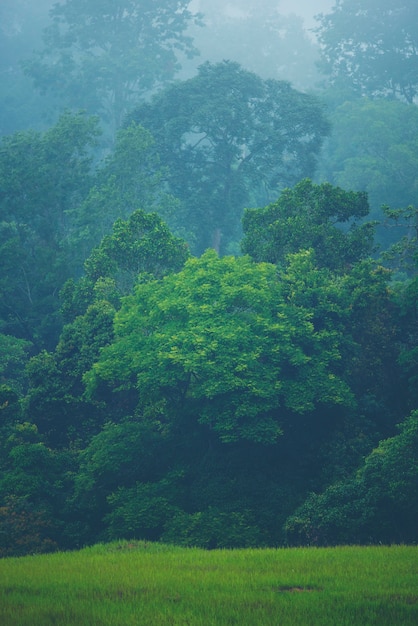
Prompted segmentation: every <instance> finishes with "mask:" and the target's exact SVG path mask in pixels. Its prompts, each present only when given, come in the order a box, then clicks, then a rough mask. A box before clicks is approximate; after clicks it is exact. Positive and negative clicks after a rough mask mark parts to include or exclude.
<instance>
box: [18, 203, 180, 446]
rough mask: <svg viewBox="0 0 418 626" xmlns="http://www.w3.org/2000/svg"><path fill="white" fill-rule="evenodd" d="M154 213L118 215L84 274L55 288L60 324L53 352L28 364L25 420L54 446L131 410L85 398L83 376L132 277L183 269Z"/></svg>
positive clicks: (106, 338) (87, 435)
mask: <svg viewBox="0 0 418 626" xmlns="http://www.w3.org/2000/svg"><path fill="white" fill-rule="evenodd" d="M188 254H189V253H188V249H187V247H186V245H185V244H184V242H183V241H181V240H179V239H177V238H176V237H174V236H173V235H172V234H171V233H170V231H169V230H168V228H167V226H166V225H165V224H164V223H163V222H162V221H161V219H160V218H159V217H158V215H156V214H146V213H144V212H143V211H135V212H134V213H133V214H132V215H131V217H130V218H129V220H127V221H124V220H118V221H117V222H116V223H115V225H114V229H113V232H112V234H111V235H108V236H107V237H105V238H104V239H103V241H102V243H101V244H100V246H98V247H97V248H95V249H94V250H93V252H92V254H91V255H90V257H89V258H88V259H87V260H86V262H85V275H84V276H83V277H81V278H80V279H79V280H78V281H74V280H73V279H71V280H69V281H68V282H67V283H66V284H65V286H64V288H63V289H62V291H61V304H62V314H63V318H64V321H65V322H66V324H65V326H64V328H63V330H62V332H61V335H60V338H59V341H58V344H57V346H56V348H55V350H54V352H50V353H48V352H41V353H40V354H39V355H37V356H36V357H34V358H32V360H31V361H30V363H29V365H28V373H29V390H28V394H27V397H26V403H25V406H26V415H27V419H28V420H30V421H32V422H34V423H35V424H36V425H37V426H38V429H39V431H40V433H41V434H42V436H43V437H44V438H45V440H46V442H47V443H48V444H49V445H51V446H53V447H62V446H68V445H70V443H72V445H74V446H83V445H84V444H85V442H88V441H89V440H90V439H91V437H92V436H93V435H94V434H96V433H97V432H98V431H99V430H100V428H101V427H102V425H103V422H104V421H105V420H106V419H108V418H109V414H110V415H111V416H112V419H113V420H116V419H117V418H118V417H121V416H122V417H123V416H124V415H126V414H129V408H128V407H127V406H125V405H124V404H120V405H119V406H117V405H112V406H111V408H110V407H109V409H108V410H103V407H102V406H101V405H100V404H99V405H97V404H96V403H91V402H89V401H88V400H86V398H85V397H84V396H83V391H84V386H83V384H82V376H83V374H84V372H86V371H87V370H89V369H90V368H91V366H92V364H93V363H94V361H95V360H97V358H98V356H99V353H100V350H101V348H103V347H104V346H105V345H107V344H109V343H111V342H112V341H113V337H114V334H113V319H114V315H115V312H116V310H117V309H118V308H119V307H120V300H121V297H122V296H123V295H125V294H127V293H129V292H130V291H131V290H132V287H133V285H134V284H135V283H136V282H137V281H141V280H142V281H146V280H149V279H150V278H154V277H158V278H160V277H162V276H164V275H165V274H167V273H169V272H175V271H178V270H180V269H181V267H182V265H183V264H184V261H185V260H186V258H187V257H188Z"/></svg>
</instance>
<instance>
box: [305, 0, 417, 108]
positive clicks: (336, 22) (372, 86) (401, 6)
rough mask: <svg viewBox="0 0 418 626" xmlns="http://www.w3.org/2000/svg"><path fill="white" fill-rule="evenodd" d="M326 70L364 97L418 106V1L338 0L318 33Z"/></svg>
mask: <svg viewBox="0 0 418 626" xmlns="http://www.w3.org/2000/svg"><path fill="white" fill-rule="evenodd" d="M317 34H318V36H319V42H320V44H321V47H322V55H323V63H322V68H323V70H324V72H326V73H327V74H329V76H330V80H331V81H332V82H333V83H334V84H338V83H340V84H341V82H342V83H344V82H346V83H349V84H350V85H352V86H353V87H354V89H355V90H356V91H357V92H358V93H359V94H361V95H365V94H367V95H371V96H376V95H377V96H386V97H389V98H393V97H395V98H401V99H403V100H404V101H406V102H408V103H410V104H411V103H412V102H414V100H415V98H416V95H417V89H418V78H417V77H418V57H417V48H418V7H417V4H416V2H415V0H400V1H399V2H397V3H396V5H394V3H393V2H392V1H391V0H337V1H336V3H335V6H334V7H333V9H332V11H331V12H330V13H329V14H325V15H321V16H320V26H319V27H318V29H317Z"/></svg>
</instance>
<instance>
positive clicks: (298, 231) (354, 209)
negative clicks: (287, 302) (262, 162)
mask: <svg viewBox="0 0 418 626" xmlns="http://www.w3.org/2000/svg"><path fill="white" fill-rule="evenodd" d="M368 211H369V205H368V201H367V195H366V194H365V193H364V192H353V191H344V190H343V189H341V188H339V187H333V186H332V185H330V184H329V183H322V184H321V185H315V184H314V183H312V181H310V180H309V179H306V180H303V181H301V182H300V183H298V184H297V185H295V187H293V188H292V189H291V188H288V189H285V190H284V191H283V192H282V194H281V195H280V197H279V199H278V200H277V201H276V202H274V203H273V204H270V205H268V206H267V207H265V208H262V209H249V210H247V211H246V212H245V214H244V218H243V229H244V238H243V241H242V249H243V251H244V252H245V253H247V254H250V255H251V256H252V257H253V258H254V259H255V260H257V261H268V262H270V263H284V262H285V260H286V256H287V255H288V254H289V253H295V252H299V250H301V249H307V248H311V247H312V248H313V249H314V250H315V253H316V258H317V260H318V263H319V264H320V265H321V266H324V267H328V268H331V269H333V270H337V271H341V270H343V269H344V268H347V267H349V266H351V265H352V264H353V263H355V262H356V261H358V260H360V259H361V258H363V257H365V256H367V255H368V254H369V253H370V252H371V248H372V244H373V225H372V224H365V225H363V226H356V223H355V221H354V222H353V220H356V219H358V218H361V217H365V216H366V215H367V214H368ZM350 222H351V225H350V226H349V227H347V226H345V225H346V224H347V223H348V224H350Z"/></svg>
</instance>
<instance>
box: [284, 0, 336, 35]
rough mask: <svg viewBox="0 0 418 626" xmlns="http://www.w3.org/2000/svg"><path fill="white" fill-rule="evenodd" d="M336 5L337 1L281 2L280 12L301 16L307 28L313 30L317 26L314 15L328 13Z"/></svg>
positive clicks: (290, 0) (303, 0) (300, 0)
mask: <svg viewBox="0 0 418 626" xmlns="http://www.w3.org/2000/svg"><path fill="white" fill-rule="evenodd" d="M334 4H335V0H281V2H280V12H281V13H284V14H287V13H296V15H301V16H302V17H303V18H304V21H305V26H306V28H312V27H313V26H315V25H316V22H315V20H314V15H317V14H318V13H328V12H329V11H330V9H331V8H332V7H333V6H334Z"/></svg>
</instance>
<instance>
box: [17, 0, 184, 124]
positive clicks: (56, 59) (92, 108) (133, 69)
mask: <svg viewBox="0 0 418 626" xmlns="http://www.w3.org/2000/svg"><path fill="white" fill-rule="evenodd" d="M188 5H189V2H188V1H186V0H164V1H163V2H161V0H160V1H158V2H157V1H156V0H121V1H119V2H117V3H115V2H112V1H111V0H107V1H106V2H103V1H102V0H65V1H64V2H60V3H57V4H55V5H54V7H53V9H52V10H51V17H52V20H53V21H52V24H51V25H50V26H49V27H48V28H47V29H45V35H44V43H45V48H44V49H43V51H42V52H40V53H38V54H37V55H35V56H34V57H33V58H32V60H29V61H28V62H27V63H26V71H27V72H28V74H29V75H30V76H31V77H32V78H33V79H34V81H35V85H36V86H37V87H38V88H40V89H41V90H43V91H48V90H54V91H56V92H59V93H61V94H62V96H63V99H64V103H65V104H66V105H67V106H76V107H77V108H79V107H84V108H85V109H86V110H87V111H88V112H90V113H98V114H99V115H100V116H101V117H102V119H104V121H105V122H106V124H107V125H109V126H110V129H111V132H112V133H114V132H115V131H116V129H117V128H118V127H119V126H120V124H121V122H122V119H123V116H124V114H125V113H126V111H127V110H128V109H129V107H130V106H132V103H133V102H137V101H138V99H139V98H140V97H141V96H143V95H144V94H145V93H147V92H150V91H151V90H152V89H155V88H156V87H157V86H158V85H160V84H162V83H164V82H165V81H167V80H170V79H172V78H173V76H174V74H175V73H176V71H177V70H178V68H179V63H178V58H177V52H178V51H179V52H184V53H185V54H193V53H194V52H195V50H194V48H193V46H192V43H191V40H190V39H189V38H188V37H187V36H186V35H185V31H186V28H187V26H188V24H189V22H190V21H193V20H194V19H195V16H194V15H193V14H192V13H191V11H190V10H189V9H188Z"/></svg>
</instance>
